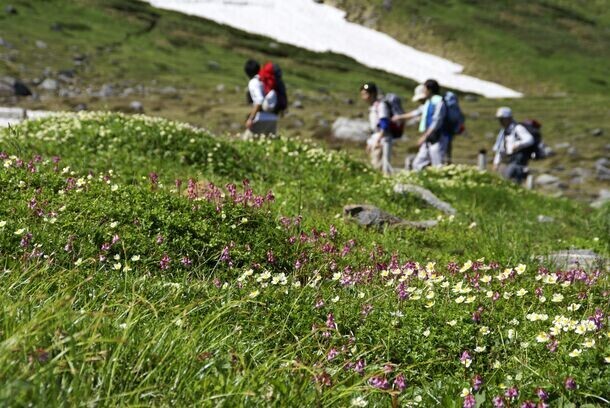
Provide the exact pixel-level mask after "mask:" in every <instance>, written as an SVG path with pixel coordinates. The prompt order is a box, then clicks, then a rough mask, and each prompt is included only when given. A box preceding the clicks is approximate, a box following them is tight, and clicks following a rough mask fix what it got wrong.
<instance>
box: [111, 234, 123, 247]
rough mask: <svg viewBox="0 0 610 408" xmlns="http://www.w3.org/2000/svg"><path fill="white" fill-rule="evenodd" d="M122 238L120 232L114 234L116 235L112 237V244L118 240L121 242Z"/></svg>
mask: <svg viewBox="0 0 610 408" xmlns="http://www.w3.org/2000/svg"><path fill="white" fill-rule="evenodd" d="M120 240H121V238H120V237H119V236H118V234H114V236H113V237H112V242H111V244H112V245H114V244H116V243H117V242H119V241H120Z"/></svg>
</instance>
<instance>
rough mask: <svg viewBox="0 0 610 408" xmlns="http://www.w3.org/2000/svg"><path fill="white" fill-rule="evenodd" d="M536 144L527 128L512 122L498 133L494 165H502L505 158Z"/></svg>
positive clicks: (494, 149)
mask: <svg viewBox="0 0 610 408" xmlns="http://www.w3.org/2000/svg"><path fill="white" fill-rule="evenodd" d="M534 142H535V141H534V136H532V134H531V133H530V132H528V130H527V129H526V128H525V126H523V125H521V124H519V123H517V122H512V123H511V124H509V125H508V126H507V127H506V128H504V129H501V130H500V133H498V137H497V138H496V143H495V144H494V147H493V151H494V152H496V155H495V156H494V161H493V164H494V165H498V164H500V162H501V161H502V159H503V158H505V157H508V156H511V155H513V154H514V153H517V152H518V151H520V150H523V149H525V148H528V147H530V146H532V145H533V144H534Z"/></svg>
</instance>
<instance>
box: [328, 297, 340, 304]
mask: <svg viewBox="0 0 610 408" xmlns="http://www.w3.org/2000/svg"><path fill="white" fill-rule="evenodd" d="M339 299H340V298H339V296H335V297H334V298H332V299H331V300H330V301H331V302H333V303H337V302H338V301H339Z"/></svg>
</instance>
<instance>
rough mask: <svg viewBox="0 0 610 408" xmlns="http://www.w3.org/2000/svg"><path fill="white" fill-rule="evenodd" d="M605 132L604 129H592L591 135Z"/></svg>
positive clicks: (599, 134) (600, 134)
mask: <svg viewBox="0 0 610 408" xmlns="http://www.w3.org/2000/svg"><path fill="white" fill-rule="evenodd" d="M603 134H604V129H602V128H596V129H593V130H591V136H602V135H603Z"/></svg>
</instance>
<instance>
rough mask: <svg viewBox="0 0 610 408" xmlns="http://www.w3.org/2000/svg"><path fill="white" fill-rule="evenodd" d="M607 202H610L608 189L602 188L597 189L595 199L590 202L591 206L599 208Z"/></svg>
mask: <svg viewBox="0 0 610 408" xmlns="http://www.w3.org/2000/svg"><path fill="white" fill-rule="evenodd" d="M607 202H610V190H608V189H605V188H604V189H601V190H600V191H599V195H598V197H597V200H595V201H593V202H592V203H591V207H593V208H601V207H602V206H603V205H604V204H606V203H607Z"/></svg>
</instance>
